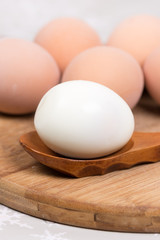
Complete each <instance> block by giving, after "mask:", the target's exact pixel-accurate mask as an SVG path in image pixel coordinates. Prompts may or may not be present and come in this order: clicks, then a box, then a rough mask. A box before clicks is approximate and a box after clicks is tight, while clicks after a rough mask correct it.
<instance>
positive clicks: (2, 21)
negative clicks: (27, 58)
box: [0, 0, 160, 240]
mask: <svg viewBox="0 0 160 240" xmlns="http://www.w3.org/2000/svg"><path fill="white" fill-rule="evenodd" d="M137 14H152V15H155V16H160V0H128V1H127V0H0V36H9V37H19V38H24V39H26V40H33V39H34V36H35V34H36V33H37V32H38V30H39V29H40V28H41V27H42V26H43V25H44V24H46V23H47V22H48V21H50V20H52V19H53V18H56V17H62V16H63V17H64V16H70V17H78V18H81V19H84V20H85V21H86V22H88V23H89V24H90V25H91V26H92V27H93V28H94V29H95V30H97V32H98V33H99V35H100V37H101V39H102V41H103V42H105V41H106V40H107V37H108V35H109V34H110V32H111V31H112V29H113V28H114V26H116V24H117V23H119V22H120V21H121V20H122V19H125V18H126V17H128V16H131V15H137ZM0 239H2V240H10V239H16V240H20V239H23V240H34V239H35V240H36V239H38V240H80V239H84V240H85V239H93V240H97V239H99V240H106V239H108V240H116V239H118V240H142V239H143V240H154V239H156V240H157V239H160V234H129V233H116V232H107V231H96V230H88V229H83V228H75V227H69V226H65V225H61V224H55V223H49V222H46V221H43V220H41V219H36V218H33V217H30V216H27V215H25V214H21V213H18V212H16V211H13V210H10V209H9V208H6V207H4V206H2V205H0Z"/></svg>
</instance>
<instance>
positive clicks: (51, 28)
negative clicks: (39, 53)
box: [35, 18, 101, 71]
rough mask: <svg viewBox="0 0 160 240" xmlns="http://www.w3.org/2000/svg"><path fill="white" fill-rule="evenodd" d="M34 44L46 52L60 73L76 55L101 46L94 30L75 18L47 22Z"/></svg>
mask: <svg viewBox="0 0 160 240" xmlns="http://www.w3.org/2000/svg"><path fill="white" fill-rule="evenodd" d="M35 42H36V43H38V44H40V45H41V46H42V47H44V48H45V49H46V50H48V52H49V53H50V54H51V55H52V56H53V57H54V58H55V60H56V61H57V63H58V65H59V67H60V69H61V71H63V70H64V69H65V68H66V66H67V65H68V64H69V62H70V61H71V60H72V59H73V57H75V56H76V55H77V54H79V53H80V52H82V51H84V50H85V49H87V48H90V47H94V46H97V45H100V44H101V42H100V38H99V36H98V34H97V33H96V32H95V31H94V29H92V27H90V26H89V25H88V24H87V23H85V22H84V21H82V20H80V19H75V18H58V19H55V20H53V21H51V22H49V23H48V24H47V25H46V26H44V27H43V28H42V30H40V32H39V33H38V34H37V36H36V38H35Z"/></svg>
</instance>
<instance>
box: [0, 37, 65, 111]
mask: <svg viewBox="0 0 160 240" xmlns="http://www.w3.org/2000/svg"><path fill="white" fill-rule="evenodd" d="M59 77H60V71H59V68H58V66H57V64H56V62H55V60H54V59H53V57H52V56H51V55H50V54H49V53H48V52H47V51H46V50H44V49H43V48H42V47H40V46H39V45H37V44H35V43H32V42H29V41H25V40H22V39H11V38H3V39H1V40H0V112H4V113H9V114H25V113H30V112H33V111H34V110H35V109H36V107H37V105H38V103H39V101H40V99H41V97H42V96H43V95H44V93H45V92H46V91H47V90H49V89H50V88H51V87H53V86H54V85H56V84H57V83H58V82H59Z"/></svg>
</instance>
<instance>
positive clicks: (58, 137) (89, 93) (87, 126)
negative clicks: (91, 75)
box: [34, 80, 134, 159]
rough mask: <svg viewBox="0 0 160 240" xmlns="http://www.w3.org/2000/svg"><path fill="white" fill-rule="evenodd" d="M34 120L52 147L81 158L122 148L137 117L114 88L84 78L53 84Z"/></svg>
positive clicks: (130, 133) (38, 130)
mask: <svg viewBox="0 0 160 240" xmlns="http://www.w3.org/2000/svg"><path fill="white" fill-rule="evenodd" d="M34 124H35V128H36V131H37V133H38V135H39V137H40V138H41V140H42V141H43V142H44V144H45V145H46V146H48V147H49V148H50V149H52V150H53V151H55V152H57V153H59V154H62V155H64V156H67V157H71V158H81V159H90V158H97V157H102V156H105V155H108V154H111V153H113V152H115V151H117V150H119V149H121V148H122V147H123V146H124V145H125V144H126V143H127V142H128V141H129V139H130V138H131V136H132V134H133V131H134V117H133V114H132V111H131V109H130V108H129V106H128V105H127V103H126V102H125V101H124V100H123V99H122V98H121V97H120V96H119V95H117V94H116V93H115V92H114V91H112V90H111V89H109V88H107V87H105V86H103V85H101V84H99V83H95V82H91V81H85V80H72V81H68V82H64V83H60V84H58V85H56V86H54V87H53V88H51V89H50V90H49V91H48V92H47V93H46V94H45V95H44V96H43V97H42V99H41V101H40V103H39V105H38V107H37V110H36V112H35V116H34Z"/></svg>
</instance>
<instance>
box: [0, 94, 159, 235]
mask: <svg viewBox="0 0 160 240" xmlns="http://www.w3.org/2000/svg"><path fill="white" fill-rule="evenodd" d="M134 114H135V120H136V129H135V130H136V131H147V132H149V131H150V132H151V131H160V108H159V107H158V106H156V105H155V104H154V103H153V102H152V101H150V100H149V99H148V98H143V99H142V101H141V103H140V104H139V106H137V107H136V108H135V109H134ZM32 130H34V127H33V116H32V115H28V116H23V117H12V116H5V115H1V116H0V131H1V135H0V143H1V144H0V164H1V171H0V203H2V204H4V205H6V206H9V207H11V208H14V209H17V210H19V211H22V212H25V213H27V214H30V215H33V216H36V217H39V218H43V219H48V220H51V221H55V222H60V223H64V224H68V225H74V226H81V227H86V228H93V229H103V230H113V231H127V232H160V162H157V163H151V164H143V165H138V166H136V167H133V168H130V169H126V170H118V171H114V172H110V173H108V174H105V175H102V176H92V177H84V178H72V177H67V176H64V175H61V174H59V173H57V172H56V171H54V170H52V169H50V168H48V167H46V166H44V165H42V164H40V163H39V162H37V161H36V160H35V159H34V158H32V157H31V156H30V155H29V154H27V153H26V152H25V151H24V149H23V148H22V147H21V146H20V144H19V137H20V136H21V135H22V134H23V133H25V132H29V131H32Z"/></svg>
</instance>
